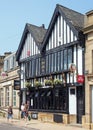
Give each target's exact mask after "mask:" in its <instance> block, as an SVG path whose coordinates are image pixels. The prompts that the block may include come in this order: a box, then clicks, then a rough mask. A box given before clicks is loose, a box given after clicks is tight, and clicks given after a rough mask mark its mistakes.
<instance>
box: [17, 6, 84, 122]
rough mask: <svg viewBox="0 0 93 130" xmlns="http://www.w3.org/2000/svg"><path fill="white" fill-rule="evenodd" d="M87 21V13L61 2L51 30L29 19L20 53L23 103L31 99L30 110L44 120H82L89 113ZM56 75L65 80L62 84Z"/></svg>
mask: <svg viewBox="0 0 93 130" xmlns="http://www.w3.org/2000/svg"><path fill="white" fill-rule="evenodd" d="M83 24H84V15H83V14H81V13H78V12H76V11H74V10H71V9H68V8H66V7H64V6H61V5H57V6H56V8H55V10H54V13H53V16H52V18H51V21H50V24H49V27H48V29H47V30H46V29H45V28H44V25H42V26H41V27H38V26H35V25H32V24H28V23H27V24H26V26H25V28H24V32H23V35H22V38H21V41H20V44H19V47H18V50H17V53H16V59H17V61H18V63H19V66H20V74H21V75H20V82H21V95H20V96H21V103H22V102H23V103H25V102H26V103H28V104H29V110H30V111H31V112H36V113H37V114H38V118H39V119H41V120H44V121H51V122H62V123H65V124H67V123H71V122H75V123H82V115H84V114H85V85H84V47H85V45H84V44H85V41H84V35H83V32H82V31H81V30H82V28H83V26H84V25H83ZM56 79H57V81H58V80H60V81H61V83H60V85H58V86H57V85H55V80H56ZM49 81H51V82H49ZM36 83H37V84H36ZM40 83H41V84H40ZM27 84H29V86H30V87H28V86H27ZM36 85H39V87H37V86H36Z"/></svg>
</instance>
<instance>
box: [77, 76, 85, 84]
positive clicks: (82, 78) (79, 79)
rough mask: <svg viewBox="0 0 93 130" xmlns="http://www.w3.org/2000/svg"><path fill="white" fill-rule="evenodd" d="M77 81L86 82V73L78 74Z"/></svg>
mask: <svg viewBox="0 0 93 130" xmlns="http://www.w3.org/2000/svg"><path fill="white" fill-rule="evenodd" d="M77 82H78V83H84V75H77Z"/></svg>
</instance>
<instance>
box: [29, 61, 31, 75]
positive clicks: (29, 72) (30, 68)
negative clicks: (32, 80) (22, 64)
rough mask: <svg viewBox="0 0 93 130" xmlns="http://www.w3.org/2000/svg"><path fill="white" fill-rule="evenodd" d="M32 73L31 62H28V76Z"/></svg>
mask: <svg viewBox="0 0 93 130" xmlns="http://www.w3.org/2000/svg"><path fill="white" fill-rule="evenodd" d="M31 75H32V62H31V61H30V63H29V77H31Z"/></svg>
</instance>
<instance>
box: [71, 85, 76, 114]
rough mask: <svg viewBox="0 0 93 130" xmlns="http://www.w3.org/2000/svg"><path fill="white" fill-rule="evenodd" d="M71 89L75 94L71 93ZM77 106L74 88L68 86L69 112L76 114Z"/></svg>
mask: <svg viewBox="0 0 93 130" xmlns="http://www.w3.org/2000/svg"><path fill="white" fill-rule="evenodd" d="M71 89H74V90H75V94H71V92H70V91H71ZM76 112H77V107H76V88H75V87H70V88H69V114H76Z"/></svg>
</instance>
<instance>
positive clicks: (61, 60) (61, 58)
mask: <svg viewBox="0 0 93 130" xmlns="http://www.w3.org/2000/svg"><path fill="white" fill-rule="evenodd" d="M60 67H61V68H60V69H61V70H63V51H61V57H60Z"/></svg>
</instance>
